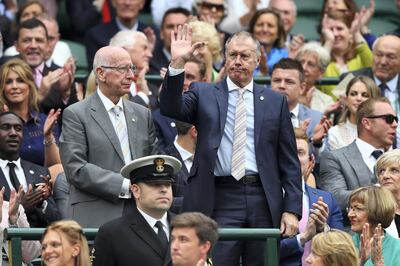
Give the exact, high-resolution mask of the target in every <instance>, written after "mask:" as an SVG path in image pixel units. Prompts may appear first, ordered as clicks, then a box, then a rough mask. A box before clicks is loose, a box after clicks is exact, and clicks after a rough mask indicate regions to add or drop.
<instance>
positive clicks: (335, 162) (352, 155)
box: [317, 97, 398, 224]
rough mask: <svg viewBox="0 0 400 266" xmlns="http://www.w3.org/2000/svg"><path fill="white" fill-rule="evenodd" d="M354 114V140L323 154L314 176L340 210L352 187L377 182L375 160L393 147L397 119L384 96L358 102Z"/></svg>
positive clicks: (343, 209) (355, 187)
mask: <svg viewBox="0 0 400 266" xmlns="http://www.w3.org/2000/svg"><path fill="white" fill-rule="evenodd" d="M356 117H357V134H358V136H357V138H356V140H355V141H353V142H352V143H351V144H350V145H347V146H345V147H343V148H340V149H336V150H333V151H329V152H324V153H322V155H321V165H320V177H319V179H317V184H318V185H319V187H320V188H322V189H323V190H326V191H329V192H331V193H333V195H335V198H336V200H337V201H338V203H339V205H340V207H341V209H342V212H343V213H344V211H345V210H346V207H347V204H348V202H349V197H350V194H351V192H352V191H353V190H354V189H357V188H359V187H362V186H370V185H373V184H376V183H377V179H376V176H375V174H374V166H375V163H376V161H377V158H378V157H379V156H380V155H382V153H383V152H384V151H386V150H387V149H388V148H389V147H391V146H392V144H393V140H394V139H395V132H396V128H397V121H398V118H397V117H396V116H395V112H394V110H393V108H392V107H391V105H390V102H389V101H388V100H387V99H386V98H383V97H382V98H371V99H368V100H366V101H365V102H363V103H361V104H360V106H359V107H358V109H357V115H356ZM346 220H347V219H345V223H346V222H347V224H348V221H346Z"/></svg>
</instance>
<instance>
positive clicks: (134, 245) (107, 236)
mask: <svg viewBox="0 0 400 266" xmlns="http://www.w3.org/2000/svg"><path fill="white" fill-rule="evenodd" d="M180 168H181V163H180V162H179V160H177V159H175V158H174V157H171V156H167V155H152V156H146V157H142V158H139V159H136V160H134V161H132V162H130V163H128V164H127V165H125V166H124V167H123V168H122V169H121V174H122V175H123V176H124V177H125V178H129V179H130V180H131V183H132V185H131V187H130V189H131V192H132V195H133V197H134V198H135V205H136V206H132V208H130V209H128V210H127V212H126V213H125V214H124V215H123V216H122V217H121V218H118V219H115V220H113V221H110V222H108V223H106V224H104V225H103V226H101V227H100V229H99V232H98V233H97V236H96V240H95V243H94V252H93V256H94V257H95V258H94V263H93V265H94V266H99V265H104V266H113V265H115V266H116V265H118V266H125V265H126V266H132V265H152V266H158V265H160V266H161V265H171V253H170V250H169V235H170V234H169V232H170V221H171V214H170V213H169V212H168V210H169V208H170V207H171V203H172V188H171V183H172V182H173V180H174V179H173V175H174V174H176V172H177V171H179V169H180Z"/></svg>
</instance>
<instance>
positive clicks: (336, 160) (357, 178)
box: [319, 142, 377, 210]
mask: <svg viewBox="0 0 400 266" xmlns="http://www.w3.org/2000/svg"><path fill="white" fill-rule="evenodd" d="M376 182H377V179H376V177H375V175H374V174H372V173H371V171H370V170H369V168H368V166H367V165H366V164H365V163H364V160H363V158H362V155H361V153H360V151H359V150H358V148H357V145H356V143H355V142H352V143H351V144H350V145H348V146H346V147H343V148H340V149H337V150H334V151H330V152H324V153H323V154H322V156H321V165H320V178H319V187H321V189H323V190H326V191H329V192H331V193H333V195H334V196H335V197H336V200H337V201H338V203H339V205H340V207H341V209H342V210H345V209H346V207H347V205H348V200H349V197H350V194H351V191H352V190H354V189H356V188H359V187H363V186H369V185H372V184H375V183H376Z"/></svg>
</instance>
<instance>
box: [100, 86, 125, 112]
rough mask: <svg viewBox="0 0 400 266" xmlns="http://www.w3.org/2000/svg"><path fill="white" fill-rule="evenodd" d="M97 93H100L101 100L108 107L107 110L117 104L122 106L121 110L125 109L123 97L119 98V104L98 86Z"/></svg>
mask: <svg viewBox="0 0 400 266" xmlns="http://www.w3.org/2000/svg"><path fill="white" fill-rule="evenodd" d="M97 93H98V94H99V97H100V100H101V102H102V103H103V105H104V107H105V108H106V110H107V112H109V111H110V110H111V109H112V108H113V107H114V106H115V105H118V106H119V107H121V110H124V105H123V104H122V98H119V101H118V103H117V104H114V103H113V102H112V101H111V100H110V99H108V98H107V96H105V95H104V94H103V93H102V92H101V90H100V89H99V88H97Z"/></svg>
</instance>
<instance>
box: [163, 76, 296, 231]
mask: <svg viewBox="0 0 400 266" xmlns="http://www.w3.org/2000/svg"><path fill="white" fill-rule="evenodd" d="M183 80H184V73H181V74H179V75H176V76H169V73H167V75H166V77H165V79H164V82H163V89H162V90H161V93H160V96H161V97H160V99H161V100H160V109H161V114H163V115H166V116H170V117H174V118H176V119H178V120H181V121H184V122H187V123H190V124H193V125H194V126H196V128H197V130H198V132H199V134H198V137H197V145H196V152H195V157H194V162H193V166H192V169H191V171H190V174H189V178H188V184H187V190H186V192H185V196H184V201H183V208H182V211H200V212H202V213H204V214H206V215H208V216H211V215H212V213H213V209H214V196H215V183H214V168H215V164H216V160H217V151H218V147H219V145H220V143H221V139H222V135H223V133H224V127H225V122H226V116H227V111H228V85H227V83H226V80H223V81H222V82H220V83H216V84H210V83H197V82H194V83H192V84H191V85H190V89H189V91H187V92H185V93H184V94H183V95H182V87H183ZM253 94H254V142H255V153H256V154H255V155H256V156H255V157H256V161H257V168H258V173H259V175H260V179H261V182H262V186H263V189H264V191H265V197H266V200H267V202H268V205H269V211H270V213H271V216H272V217H271V218H272V222H273V226H274V227H279V225H280V220H281V214H282V212H291V213H295V214H297V215H299V216H301V214H302V206H301V202H302V192H301V183H300V182H299V181H298V180H299V178H300V177H301V171H300V163H299V160H298V157H297V151H296V140H295V137H294V132H293V126H292V123H291V120H290V115H289V110H288V104H287V101H286V98H285V97H284V96H282V95H280V94H279V93H276V92H274V91H272V90H270V89H267V88H265V87H264V86H260V85H257V84H255V83H254V87H253ZM282 188H283V189H284V190H285V195H283V191H282Z"/></svg>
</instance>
